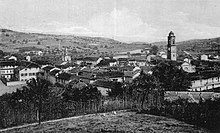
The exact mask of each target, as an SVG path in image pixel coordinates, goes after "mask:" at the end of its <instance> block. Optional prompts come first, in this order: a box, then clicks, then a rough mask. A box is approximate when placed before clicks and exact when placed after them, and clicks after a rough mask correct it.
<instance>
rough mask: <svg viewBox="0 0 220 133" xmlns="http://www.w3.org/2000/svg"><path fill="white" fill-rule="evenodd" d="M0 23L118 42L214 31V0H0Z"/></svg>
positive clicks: (218, 26)
mask: <svg viewBox="0 0 220 133" xmlns="http://www.w3.org/2000/svg"><path fill="white" fill-rule="evenodd" d="M0 28H8V29H12V30H17V31H24V32H35V33H52V34H68V35H82V36H101V37H108V38H114V39H116V40H120V41H124V42H156V41H166V39H167V35H168V33H169V32H170V31H173V32H174V34H175V36H176V41H183V40H189V39H203V38H214V37H219V36H220V1H219V0H0Z"/></svg>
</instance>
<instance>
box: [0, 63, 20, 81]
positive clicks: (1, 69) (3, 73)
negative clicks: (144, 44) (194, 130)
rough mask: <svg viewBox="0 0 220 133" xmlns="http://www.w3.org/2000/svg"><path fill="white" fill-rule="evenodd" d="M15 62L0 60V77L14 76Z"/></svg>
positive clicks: (9, 78)
mask: <svg viewBox="0 0 220 133" xmlns="http://www.w3.org/2000/svg"><path fill="white" fill-rule="evenodd" d="M17 67H18V65H17V62H15V61H1V62H0V77H4V78H6V80H8V81H9V80H11V79H12V78H13V77H14V76H15V73H14V70H15V68H17Z"/></svg>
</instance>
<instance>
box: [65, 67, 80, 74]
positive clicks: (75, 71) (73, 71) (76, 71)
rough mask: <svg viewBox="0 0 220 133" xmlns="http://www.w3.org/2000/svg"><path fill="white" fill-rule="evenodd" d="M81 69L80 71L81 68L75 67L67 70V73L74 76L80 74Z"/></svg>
mask: <svg viewBox="0 0 220 133" xmlns="http://www.w3.org/2000/svg"><path fill="white" fill-rule="evenodd" d="M81 69H82V68H81V67H75V68H73V69H71V70H69V71H68V72H69V73H73V74H75V73H78V72H80V70H81Z"/></svg>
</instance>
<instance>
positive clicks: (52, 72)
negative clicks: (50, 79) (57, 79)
mask: <svg viewBox="0 0 220 133" xmlns="http://www.w3.org/2000/svg"><path fill="white" fill-rule="evenodd" d="M58 72H60V70H58V69H54V70H52V71H51V72H50V73H49V74H50V75H52V76H55V75H56V74H57V73H58Z"/></svg>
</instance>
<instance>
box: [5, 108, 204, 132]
mask: <svg viewBox="0 0 220 133" xmlns="http://www.w3.org/2000/svg"><path fill="white" fill-rule="evenodd" d="M15 132H16V133H17V132H32V133H40V132H44V133H45V132H46V133H48V132H63V133H64V132H72V133H87V132H90V133H101V132H119V133H125V132H129V133H134V132H135V133H136V132H137V133H144V132H148V133H166V132H168V133H177V132H178V133H179V132H182V133H183V132H187V133H190V132H192V133H203V132H207V131H205V130H204V129H199V128H196V127H195V126H192V125H189V124H186V123H184V122H180V121H177V120H174V119H170V118H165V117H160V116H153V115H147V114H136V113H135V112H117V113H116V114H114V113H105V114H98V115H95V114H94V115H88V116H82V117H76V118H68V119H65V120H60V121H59V120H58V121H55V122H45V123H43V124H42V125H40V126H38V125H32V126H28V127H23V128H18V129H11V130H8V131H4V133H15Z"/></svg>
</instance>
